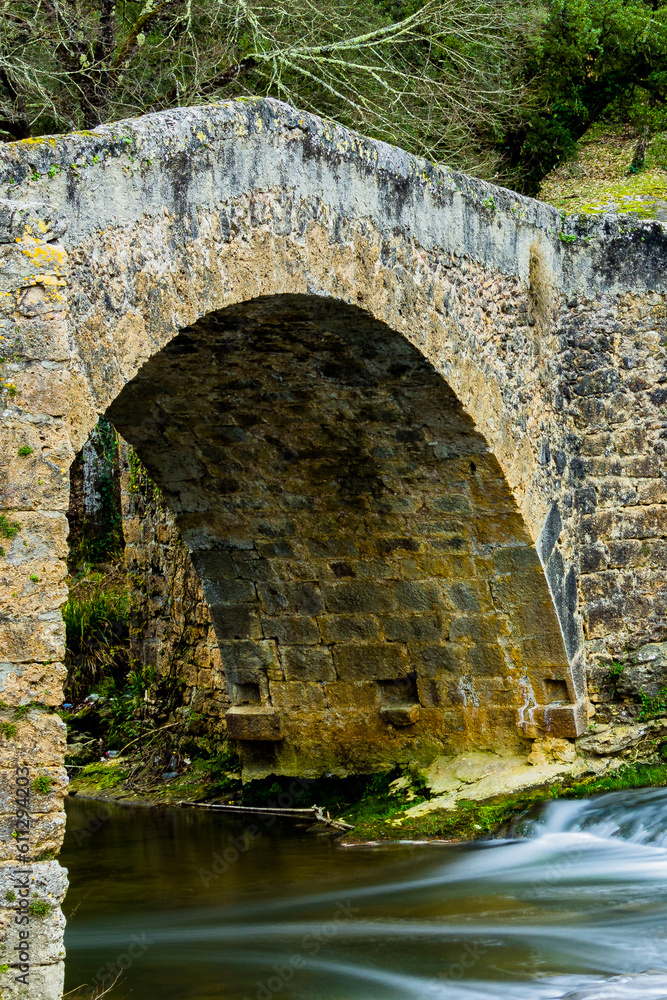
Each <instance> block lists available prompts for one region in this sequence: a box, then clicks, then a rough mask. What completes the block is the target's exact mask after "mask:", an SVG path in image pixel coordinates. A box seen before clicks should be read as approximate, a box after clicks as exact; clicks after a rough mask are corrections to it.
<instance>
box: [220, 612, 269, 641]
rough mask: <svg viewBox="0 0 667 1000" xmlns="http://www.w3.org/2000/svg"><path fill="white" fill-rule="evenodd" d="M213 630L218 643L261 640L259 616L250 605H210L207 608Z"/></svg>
mask: <svg viewBox="0 0 667 1000" xmlns="http://www.w3.org/2000/svg"><path fill="white" fill-rule="evenodd" d="M209 610H210V613H211V621H212V622H213V628H214V629H215V634H216V635H217V637H218V639H219V641H220V642H225V641H229V640H230V639H261V638H262V626H261V622H260V620H259V614H258V612H257V610H256V609H255V608H253V606H252V605H250V604H237V605H232V606H231V607H228V606H225V605H220V604H212V605H210V607H209Z"/></svg>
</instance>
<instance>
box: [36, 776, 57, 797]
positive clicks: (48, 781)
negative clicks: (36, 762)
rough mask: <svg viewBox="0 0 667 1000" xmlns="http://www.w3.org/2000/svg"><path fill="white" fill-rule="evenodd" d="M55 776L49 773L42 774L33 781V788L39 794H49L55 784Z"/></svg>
mask: <svg viewBox="0 0 667 1000" xmlns="http://www.w3.org/2000/svg"><path fill="white" fill-rule="evenodd" d="M53 783H54V782H53V778H50V777H49V776H48V775H47V774H40V775H39V776H38V777H37V778H35V780H34V781H33V783H32V790H33V792H36V793H37V794H38V795H48V794H49V792H50V791H51V788H52V786H53Z"/></svg>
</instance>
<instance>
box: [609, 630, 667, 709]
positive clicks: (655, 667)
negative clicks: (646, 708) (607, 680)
mask: <svg viewBox="0 0 667 1000" xmlns="http://www.w3.org/2000/svg"><path fill="white" fill-rule="evenodd" d="M665 687H667V642H652V643H648V644H647V645H646V646H642V647H641V648H640V649H638V650H636V651H635V652H634V653H633V655H632V656H631V658H630V662H629V663H626V664H625V665H624V667H623V670H622V672H621V673H620V674H619V676H618V678H617V680H616V690H617V691H618V693H619V694H621V695H622V696H624V697H630V698H634V699H635V700H637V701H639V700H640V695H641V694H646V695H648V696H649V697H655V696H656V695H658V694H659V693H660V691H661V690H662V689H663V688H665Z"/></svg>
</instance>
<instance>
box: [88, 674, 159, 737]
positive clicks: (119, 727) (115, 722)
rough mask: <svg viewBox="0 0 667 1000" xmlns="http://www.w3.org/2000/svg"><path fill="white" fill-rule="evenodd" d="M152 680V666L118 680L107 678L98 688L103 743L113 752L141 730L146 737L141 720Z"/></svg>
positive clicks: (153, 677) (153, 679) (139, 734)
mask: <svg viewBox="0 0 667 1000" xmlns="http://www.w3.org/2000/svg"><path fill="white" fill-rule="evenodd" d="M154 681H155V671H154V669H153V667H142V668H135V669H133V670H130V671H129V672H128V673H127V675H126V676H125V677H124V678H122V679H119V678H117V677H116V678H114V677H108V678H106V679H105V680H104V682H103V683H102V684H100V685H99V691H100V694H101V695H102V697H103V698H104V710H103V711H104V724H105V726H106V742H107V745H108V746H109V747H111V748H113V749H118V748H120V747H121V746H122V745H123V744H124V743H127V742H128V741H129V740H134V739H137V738H138V737H139V736H141V734H142V731H143V732H144V733H145V734H147V735H149V733H148V730H147V727H146V723H145V720H144V706H145V700H146V699H145V696H146V692H147V691H148V690H149V689H150V687H151V685H152V684H153V683H154Z"/></svg>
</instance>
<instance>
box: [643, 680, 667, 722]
mask: <svg viewBox="0 0 667 1000" xmlns="http://www.w3.org/2000/svg"><path fill="white" fill-rule="evenodd" d="M639 697H640V699H641V703H642V708H641V712H640V713H639V719H640V721H642V722H644V721H646V720H648V719H658V718H660V717H661V716H663V715H667V687H663V688H661V690H660V691H659V692H658V694H657V695H649V694H645V693H644V692H643V691H640V693H639Z"/></svg>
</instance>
